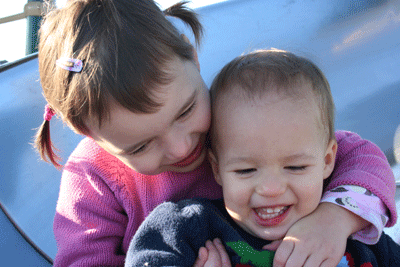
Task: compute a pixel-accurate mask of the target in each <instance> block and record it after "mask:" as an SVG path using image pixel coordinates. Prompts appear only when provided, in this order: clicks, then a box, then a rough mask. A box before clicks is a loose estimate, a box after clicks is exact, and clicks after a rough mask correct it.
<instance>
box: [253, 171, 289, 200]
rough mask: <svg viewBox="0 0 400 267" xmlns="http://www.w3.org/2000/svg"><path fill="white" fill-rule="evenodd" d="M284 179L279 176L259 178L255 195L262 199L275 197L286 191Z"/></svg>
mask: <svg viewBox="0 0 400 267" xmlns="http://www.w3.org/2000/svg"><path fill="white" fill-rule="evenodd" d="M286 186H287V185H286V179H285V178H284V177H282V176H280V175H268V177H262V178H260V181H259V182H258V184H257V186H256V190H255V191H256V193H257V194H259V195H261V196H264V197H277V196H279V195H282V194H283V193H284V192H285V191H286Z"/></svg>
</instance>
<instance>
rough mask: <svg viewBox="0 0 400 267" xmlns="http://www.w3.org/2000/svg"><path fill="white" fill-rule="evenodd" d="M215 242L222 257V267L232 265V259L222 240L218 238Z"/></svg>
mask: <svg viewBox="0 0 400 267" xmlns="http://www.w3.org/2000/svg"><path fill="white" fill-rule="evenodd" d="M213 243H214V245H215V246H216V248H217V250H218V252H219V256H220V257H221V262H222V267H231V261H230V260H229V256H228V253H227V252H226V250H225V247H224V246H223V245H222V242H221V240H220V239H218V238H216V239H214V241H213Z"/></svg>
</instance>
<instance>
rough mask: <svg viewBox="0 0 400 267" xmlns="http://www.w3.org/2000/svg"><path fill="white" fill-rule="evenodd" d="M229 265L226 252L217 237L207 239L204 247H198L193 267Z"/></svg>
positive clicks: (223, 266)
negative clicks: (212, 239)
mask: <svg viewBox="0 0 400 267" xmlns="http://www.w3.org/2000/svg"><path fill="white" fill-rule="evenodd" d="M209 266H210V267H214V266H215V267H231V262H230V260H229V257H228V254H227V253H226V251H225V248H224V246H223V245H222V244H221V241H220V240H219V239H214V241H212V242H211V241H207V242H206V247H201V248H200V249H199V256H198V257H197V260H196V262H195V263H194V265H193V267H209Z"/></svg>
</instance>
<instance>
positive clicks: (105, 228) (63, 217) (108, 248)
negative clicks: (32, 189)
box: [53, 159, 127, 266]
mask: <svg viewBox="0 0 400 267" xmlns="http://www.w3.org/2000/svg"><path fill="white" fill-rule="evenodd" d="M80 160H81V161H82V159H80ZM80 160H76V161H75V162H74V163H71V162H69V163H67V164H66V166H65V168H64V171H63V176H62V179H61V187H60V194H59V199H58V203H57V208H56V215H55V219H54V225H53V228H54V234H55V238H56V242H57V247H58V251H57V254H56V258H55V260H54V266H123V264H124V258H125V256H124V253H123V252H122V249H121V244H122V239H123V236H124V233H125V229H126V225H127V216H126V214H125V212H124V210H123V208H122V207H121V206H120V205H119V203H118V201H117V199H116V198H115V195H114V193H113V191H112V190H111V189H110V187H109V186H108V185H107V184H106V183H105V182H104V180H103V178H102V177H101V175H100V174H99V172H97V171H96V170H95V169H94V168H91V167H88V166H87V164H86V163H82V162H81V161H80Z"/></svg>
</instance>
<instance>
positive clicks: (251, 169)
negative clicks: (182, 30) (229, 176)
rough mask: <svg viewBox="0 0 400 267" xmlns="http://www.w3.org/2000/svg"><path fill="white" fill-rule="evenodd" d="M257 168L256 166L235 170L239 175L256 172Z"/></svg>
mask: <svg viewBox="0 0 400 267" xmlns="http://www.w3.org/2000/svg"><path fill="white" fill-rule="evenodd" d="M256 170H257V169H256V168H249V169H241V170H235V171H234V172H235V173H236V174H239V175H246V174H250V173H252V172H255V171H256Z"/></svg>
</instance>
